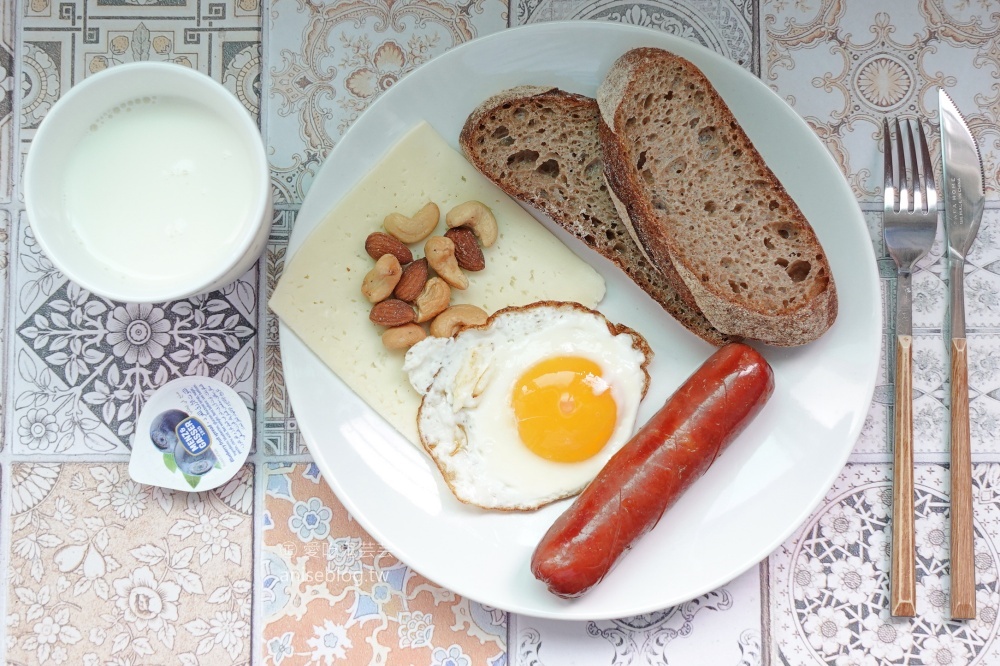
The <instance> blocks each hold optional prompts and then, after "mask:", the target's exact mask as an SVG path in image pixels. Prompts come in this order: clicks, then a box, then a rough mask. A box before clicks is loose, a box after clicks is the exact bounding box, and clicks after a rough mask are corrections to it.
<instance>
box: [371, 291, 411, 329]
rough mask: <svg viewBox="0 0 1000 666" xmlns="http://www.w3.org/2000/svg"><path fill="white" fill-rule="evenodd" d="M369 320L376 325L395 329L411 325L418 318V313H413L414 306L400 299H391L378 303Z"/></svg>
mask: <svg viewBox="0 0 1000 666" xmlns="http://www.w3.org/2000/svg"><path fill="white" fill-rule="evenodd" d="M368 318H369V319H371V320H372V323H374V324H378V325H379V326H385V327H387V328H393V327H395V326H402V325H403V324H409V323H410V322H411V321H413V320H414V319H416V318H417V313H416V312H414V311H413V306H411V305H410V304H409V303H404V302H403V301H401V300H399V299H398V298H389V299H386V300H384V301H382V302H381V303H377V304H376V305H375V307H373V308H372V311H371V314H369V315H368Z"/></svg>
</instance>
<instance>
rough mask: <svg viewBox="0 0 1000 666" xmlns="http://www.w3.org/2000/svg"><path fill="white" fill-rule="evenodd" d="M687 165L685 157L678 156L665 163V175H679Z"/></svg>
mask: <svg viewBox="0 0 1000 666" xmlns="http://www.w3.org/2000/svg"><path fill="white" fill-rule="evenodd" d="M687 165H688V164H687V160H686V159H684V158H683V157H678V158H677V159H675V160H674V161H672V162H671V163H670V164H668V165H667V175H673V176H679V175H681V174H682V173H684V170H685V169H687Z"/></svg>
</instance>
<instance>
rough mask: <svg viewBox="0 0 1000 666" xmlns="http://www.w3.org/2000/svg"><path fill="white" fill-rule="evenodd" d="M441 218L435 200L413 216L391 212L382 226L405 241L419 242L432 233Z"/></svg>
mask: <svg viewBox="0 0 1000 666" xmlns="http://www.w3.org/2000/svg"><path fill="white" fill-rule="evenodd" d="M440 218H441V210H440V209H439V208H438V207H437V204H436V203H434V202H433V201H432V202H430V203H428V204H426V205H425V206H424V207H423V208H421V209H420V210H418V211H417V212H416V214H414V216H413V217H406V216H405V215H403V214H402V213H389V214H388V215H386V216H385V219H384V220H383V221H382V226H384V227H385V230H386V231H388V232H389V233H390V234H392V235H393V236H395V237H396V238H398V239H399V240H401V241H403V242H404V243H418V242H420V241H422V240H423V239H425V238H427V237H428V236H430V235H431V232H433V231H434V227H436V226H437V223H438V220H439V219H440Z"/></svg>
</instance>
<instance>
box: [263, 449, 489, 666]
mask: <svg viewBox="0 0 1000 666" xmlns="http://www.w3.org/2000/svg"><path fill="white" fill-rule="evenodd" d="M265 479H266V481H265V483H266V488H265V500H264V502H265V506H264V552H263V565H264V579H263V582H262V585H263V592H262V595H263V604H264V616H265V617H264V623H265V626H264V635H263V645H262V650H263V663H265V664H274V665H275V666H277V665H278V664H284V665H285V666H294V665H295V664H326V665H327V666H330V665H331V664H335V663H350V664H376V663H385V660H386V659H388V663H393V664H410V663H412V664H418V663H419V664H433V665H434V666H446V665H449V666H458V665H459V664H487V665H490V666H501V664H505V663H506V651H505V647H506V646H505V643H506V635H507V634H506V626H505V619H506V615H505V614H504V613H503V612H500V611H497V610H494V609H491V608H487V607H484V606H481V605H479V604H477V603H474V602H470V601H469V600H467V599H463V598H462V597H459V596H457V595H456V594H454V593H453V592H449V591H448V590H445V589H442V588H440V587H438V586H436V585H434V584H433V583H431V582H430V581H428V580H426V579H425V578H423V577H422V576H420V575H419V574H417V573H415V572H413V571H411V570H410V569H409V568H408V567H406V566H405V565H403V564H402V563H401V562H399V560H397V559H396V558H395V557H393V556H392V555H390V554H389V553H388V552H387V551H385V550H384V549H383V548H382V547H381V546H379V545H378V544H377V543H376V542H374V541H373V540H372V539H371V537H369V536H368V535H367V534H366V533H365V531H364V530H363V529H361V527H360V526H358V525H357V523H355V522H354V520H353V519H352V518H351V517H350V515H349V514H348V513H347V511H346V510H345V509H344V507H343V506H342V505H341V504H340V503H339V502H338V501H337V499H336V498H335V497H334V495H333V493H332V492H331V491H330V489H329V487H328V486H327V485H326V484H325V483H324V482H323V480H322V478H321V477H320V475H319V470H318V469H317V467H316V466H315V465H313V464H275V463H272V464H268V465H267V467H266V468H265Z"/></svg>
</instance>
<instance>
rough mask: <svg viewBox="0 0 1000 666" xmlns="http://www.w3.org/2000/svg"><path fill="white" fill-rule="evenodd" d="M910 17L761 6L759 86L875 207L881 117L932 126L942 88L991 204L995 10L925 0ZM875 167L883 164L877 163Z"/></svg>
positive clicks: (818, 3) (842, 0)
mask: <svg viewBox="0 0 1000 666" xmlns="http://www.w3.org/2000/svg"><path fill="white" fill-rule="evenodd" d="M913 7H914V8H915V10H916V11H912V10H911V11H903V10H902V7H899V6H896V5H893V3H882V2H859V1H857V0H855V1H850V0H815V1H814V2H796V1H792V0H770V1H768V0H764V1H763V2H762V3H761V18H762V20H761V28H762V30H763V35H762V36H761V43H762V44H765V45H766V48H764V49H763V53H762V65H761V78H762V79H763V80H764V81H765V82H766V83H767V84H768V85H770V86H771V87H772V88H773V89H774V90H775V92H777V93H778V94H779V95H781V96H782V97H783V98H784V99H785V100H787V101H788V103H789V104H791V105H792V106H793V107H794V108H795V110H796V111H798V112H799V114H800V115H801V116H802V117H803V118H805V120H806V122H808V123H809V124H810V125H811V126H812V127H813V128H814V129H815V130H816V133H817V134H818V135H819V136H820V137H821V138H822V139H823V140H824V141H825V142H826V144H827V146H828V147H829V149H830V152H831V153H832V154H833V155H834V157H835V158H836V159H837V160H838V162H839V163H840V165H841V168H842V169H843V171H844V173H845V174H846V175H847V177H848V180H849V182H850V183H851V185H852V187H853V188H854V191H855V193H856V194H857V195H858V197H859V199H861V200H862V201H879V200H880V196H881V191H882V188H881V175H880V169H878V168H874V167H875V157H876V156H875V155H874V151H875V150H876V144H875V141H874V139H875V138H876V137H877V136H878V135H879V132H880V130H879V126H880V124H881V122H882V117H883V116H884V115H886V114H906V115H911V116H912V115H914V114H920V115H922V116H925V117H929V118H934V119H936V118H937V100H936V97H935V95H936V94H937V92H936V91H937V88H938V86H943V87H945V88H946V89H947V90H948V91H949V93H950V94H951V96H952V97H953V99H954V100H955V102H956V103H957V104H958V106H959V108H960V109H963V110H964V113H965V114H966V118H967V119H968V121H969V123H970V125H971V127H972V131H973V134H974V135H975V136H976V138H977V139H978V141H979V144H980V147H981V148H982V151H983V161H984V163H985V166H986V173H987V176H986V182H987V187H988V188H989V191H990V198H991V199H995V198H996V196H997V190H998V187H1000V183H998V180H997V175H998V147H1000V144H998V143H997V138H998V130H997V120H998V118H997V101H998V97H997V93H996V91H995V90H993V89H992V88H990V87H989V86H987V85H984V81H985V80H986V79H988V78H990V77H991V76H992V75H993V74H995V73H996V71H997V69H998V67H1000V52H998V51H997V49H996V46H995V44H996V41H995V40H996V38H997V37H998V36H1000V14H998V13H997V12H996V7H995V6H994V5H993V3H991V2H965V1H961V0H921V1H920V2H917V3H914V5H913ZM878 164H879V165H880V164H881V160H878Z"/></svg>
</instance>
